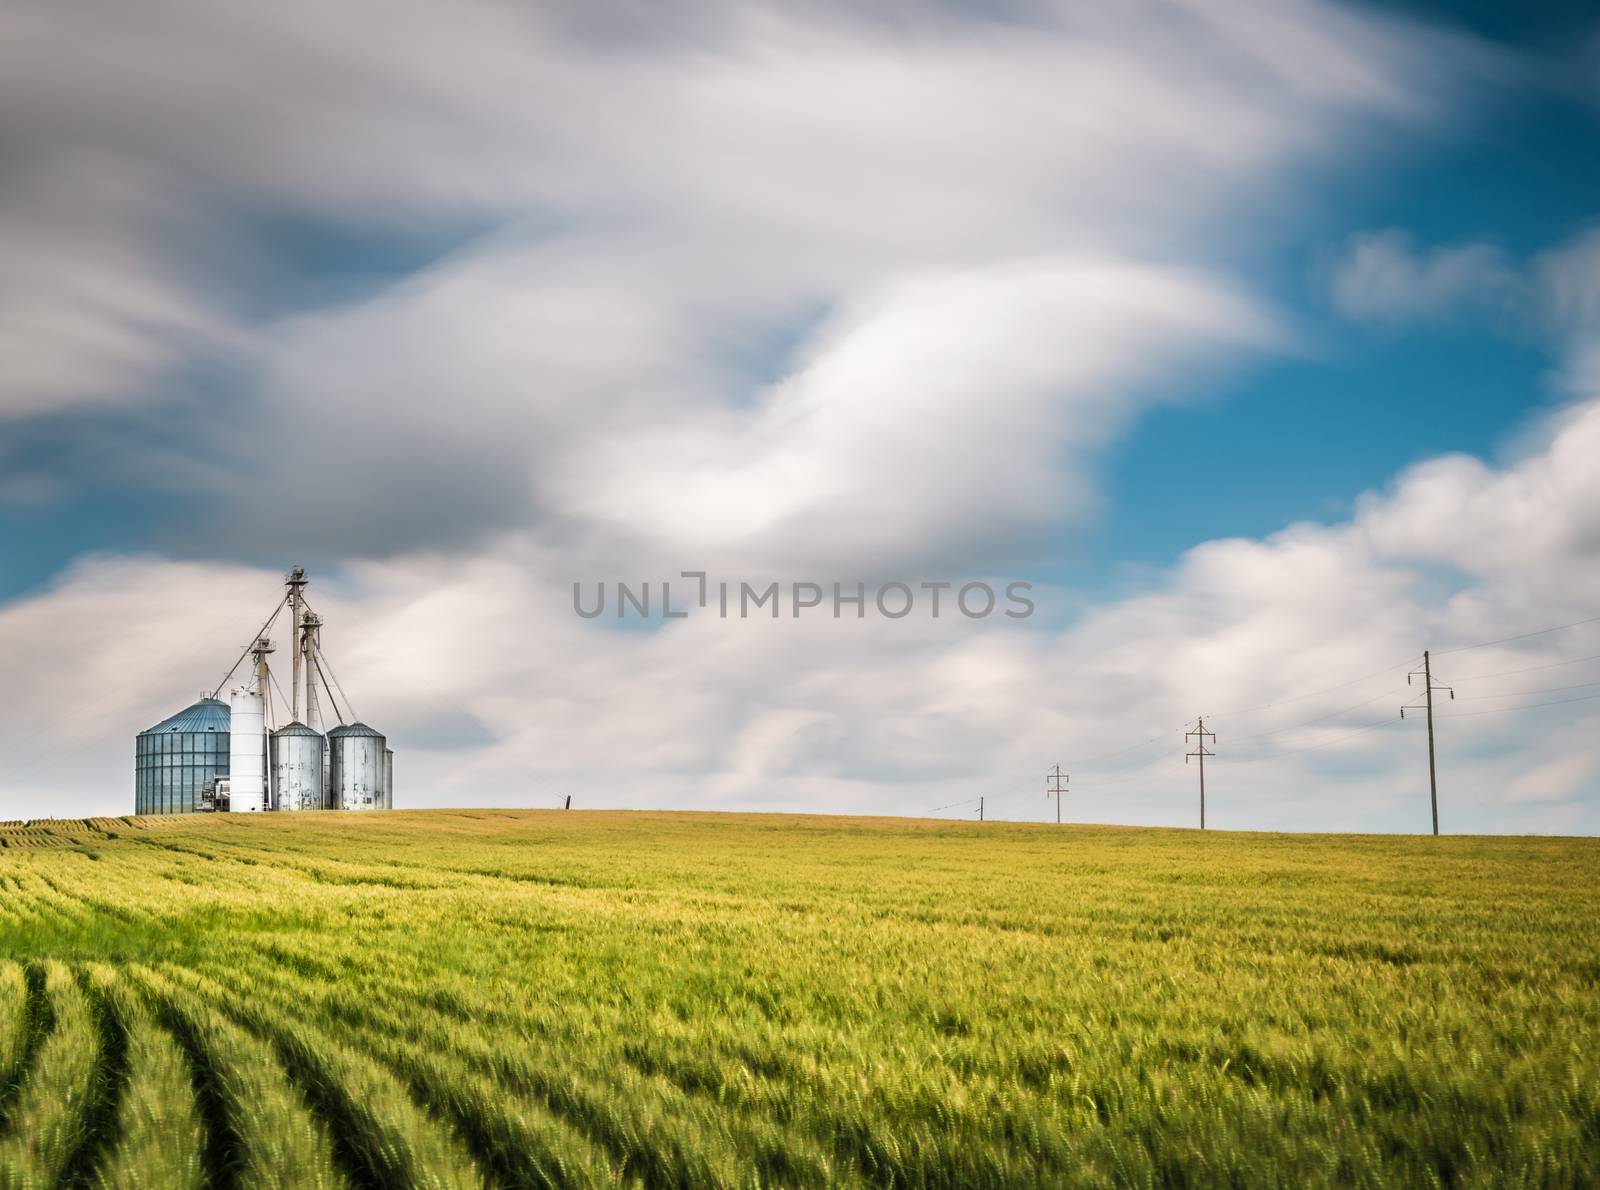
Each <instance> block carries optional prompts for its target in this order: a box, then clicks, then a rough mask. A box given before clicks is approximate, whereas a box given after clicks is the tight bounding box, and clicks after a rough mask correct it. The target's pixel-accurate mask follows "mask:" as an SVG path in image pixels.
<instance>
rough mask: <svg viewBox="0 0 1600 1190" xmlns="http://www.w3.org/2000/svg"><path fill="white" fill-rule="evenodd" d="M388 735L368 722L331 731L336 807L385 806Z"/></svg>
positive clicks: (377, 807)
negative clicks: (385, 745) (385, 742)
mask: <svg viewBox="0 0 1600 1190" xmlns="http://www.w3.org/2000/svg"><path fill="white" fill-rule="evenodd" d="M384 751H385V747H384V738H383V736H382V734H380V733H379V732H376V731H374V730H373V729H372V728H370V727H368V726H367V725H366V724H365V723H348V724H342V725H340V726H338V727H335V728H334V729H333V730H332V731H330V732H328V759H329V770H328V771H329V783H330V785H331V786H332V789H333V809H335V810H381V809H383V808H384V794H383V787H384V759H383V754H384Z"/></svg>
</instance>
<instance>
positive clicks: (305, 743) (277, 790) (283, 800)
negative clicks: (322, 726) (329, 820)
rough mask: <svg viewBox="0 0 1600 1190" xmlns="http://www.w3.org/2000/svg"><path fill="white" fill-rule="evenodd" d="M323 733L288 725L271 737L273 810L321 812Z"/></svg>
mask: <svg viewBox="0 0 1600 1190" xmlns="http://www.w3.org/2000/svg"><path fill="white" fill-rule="evenodd" d="M323 747H324V744H323V740H322V733H321V732H319V731H315V730H313V729H312V728H309V727H307V726H306V725H305V724H304V723H289V724H285V725H284V726H283V727H280V728H278V730H277V731H275V732H273V733H272V796H273V802H272V808H273V809H274V810H321V809H324V808H325V807H326V806H327V802H326V801H325V800H324V794H323V791H324V788H325V786H324V782H323V775H322V753H323Z"/></svg>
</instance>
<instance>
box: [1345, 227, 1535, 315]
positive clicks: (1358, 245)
mask: <svg viewBox="0 0 1600 1190" xmlns="http://www.w3.org/2000/svg"><path fill="white" fill-rule="evenodd" d="M1331 288H1332V296H1333V304H1334V307H1335V308H1336V309H1337V310H1338V311H1339V312H1340V313H1341V314H1343V315H1344V316H1345V317H1347V318H1352V319H1356V320H1359V321H1362V322H1381V323H1388V324H1392V325H1397V326H1404V325H1414V324H1417V323H1430V322H1444V321H1447V320H1449V319H1451V318H1453V317H1455V316H1457V315H1460V314H1462V313H1465V312H1471V313H1480V314H1481V313H1488V314H1494V315H1503V314H1505V313H1506V312H1507V311H1509V310H1510V309H1511V308H1512V307H1514V306H1515V305H1516V304H1518V303H1519V302H1521V301H1523V300H1524V298H1525V288H1524V284H1523V280H1522V278H1521V277H1520V276H1519V274H1518V271H1517V270H1516V269H1515V267H1514V266H1513V265H1512V263H1511V261H1510V260H1509V259H1508V258H1507V256H1506V254H1505V252H1504V251H1502V250H1501V249H1500V248H1498V247H1495V246H1494V245H1492V244H1484V243H1468V244H1453V245H1448V246H1445V247H1440V248H1435V249H1433V250H1431V251H1428V252H1419V251H1418V249H1417V246H1416V242H1415V240H1414V238H1413V237H1412V236H1411V235H1409V234H1408V233H1406V232H1404V231H1399V230H1394V229H1391V230H1387V231H1375V232H1362V233H1361V234H1359V235H1356V236H1352V237H1351V239H1350V243H1349V244H1348V246H1347V248H1346V250H1345V254H1344V256H1343V258H1342V259H1341V260H1340V261H1339V262H1338V264H1337V265H1336V267H1335V269H1334V271H1333V275H1332V278H1331Z"/></svg>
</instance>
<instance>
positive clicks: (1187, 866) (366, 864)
mask: <svg viewBox="0 0 1600 1190" xmlns="http://www.w3.org/2000/svg"><path fill="white" fill-rule="evenodd" d="M0 843H3V844H4V846H3V847H0V1078H3V1080H4V1082H3V1084H0V1186H5V1187H45V1186H56V1185H64V1186H104V1187H161V1188H166V1187H197V1186H223V1187H236V1186H237V1187H265V1186H274V1187H278V1186H286V1187H298V1186H308V1187H323V1186H326V1187H334V1186H354V1187H380V1186H381V1187H405V1186H427V1187H455V1186H474V1187H476V1186H591V1185H600V1186H609V1185H619V1184H621V1185H643V1186H757V1185H804V1186H849V1185H876V1186H1002V1185H1005V1186H1030V1185H1065V1186H1157V1185H1160V1186H1183V1185H1197V1186H1208V1185H1232V1186H1251V1187H1254V1186H1270V1185H1279V1186H1315V1185H1354V1186H1380V1185H1382V1186H1398V1185H1442V1186H1578V1185H1596V1184H1600V929H1597V923H1600V841H1597V840H1571V839H1512V838H1500V839H1481V838H1444V839H1431V838H1379V837H1358V836H1326V835H1324V836H1286V835H1246V834H1221V833H1217V832H1209V833H1206V834H1201V833H1199V832H1195V831H1155V830H1132V829H1112V828H1094V827H1054V826H1022V825H1003V824H995V823H986V824H982V825H979V824H976V823H971V824H967V823H960V824H954V823H941V822H928V821H914V820H886V819H848V818H820V817H778V816H770V815H714V814H666V813H633V814H624V813H576V812H575V813H560V812H556V813H549V812H532V811H503V812H502V811H452V812H444V811H438V812H396V813H391V814H383V815H370V816H353V815H340V814H307V815H287V814H285V815H272V816H264V817H246V816H242V815H235V816H217V817H210V816H200V817H189V818H169V819H154V818H142V819H141V818H127V819H109V818H108V819H90V820H87V821H83V820H75V821H70V822H46V823H33V824H29V825H26V826H24V825H20V824H9V825H4V826H0Z"/></svg>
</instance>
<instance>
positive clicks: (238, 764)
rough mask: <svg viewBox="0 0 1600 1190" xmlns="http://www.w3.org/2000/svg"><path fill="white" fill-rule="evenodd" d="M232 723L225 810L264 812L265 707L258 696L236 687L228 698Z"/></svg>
mask: <svg viewBox="0 0 1600 1190" xmlns="http://www.w3.org/2000/svg"><path fill="white" fill-rule="evenodd" d="M228 710H229V712H230V718H231V719H232V726H231V729H230V736H231V738H230V740H229V761H228V808H229V809H230V810H236V811H237V810H243V811H249V812H254V811H257V810H265V809H266V808H267V730H266V722H267V720H266V707H265V704H264V702H263V701H262V698H261V694H260V693H259V692H258V691H255V690H248V689H245V688H244V687H239V688H237V689H235V690H232V691H230V692H229V694H228Z"/></svg>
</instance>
